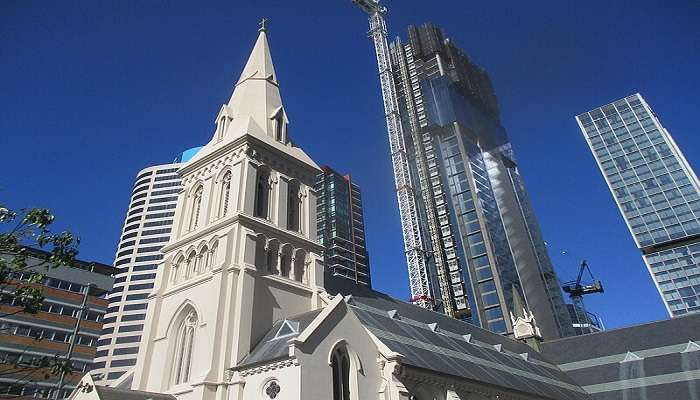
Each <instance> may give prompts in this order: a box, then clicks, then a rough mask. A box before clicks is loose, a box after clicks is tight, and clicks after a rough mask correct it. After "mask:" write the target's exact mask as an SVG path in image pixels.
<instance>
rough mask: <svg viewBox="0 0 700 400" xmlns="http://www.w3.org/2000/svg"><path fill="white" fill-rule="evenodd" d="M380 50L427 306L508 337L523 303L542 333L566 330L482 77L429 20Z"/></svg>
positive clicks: (514, 165)
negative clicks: (391, 84)
mask: <svg viewBox="0 0 700 400" xmlns="http://www.w3.org/2000/svg"><path fill="white" fill-rule="evenodd" d="M390 49H391V55H392V57H391V61H392V67H393V71H394V80H395V86H396V87H395V91H396V93H397V95H398V100H399V113H400V116H401V121H402V125H403V130H404V133H405V134H404V141H405V146H406V154H407V155H408V157H409V164H410V169H411V185H412V190H413V193H415V196H416V201H417V203H418V214H419V215H418V218H419V219H420V222H421V235H422V239H423V240H422V241H423V243H425V246H426V249H424V251H425V252H426V254H428V256H429V258H428V262H429V268H428V270H429V279H430V286H431V294H432V296H433V297H434V302H435V304H436V308H438V309H439V308H442V309H444V310H448V309H449V310H450V311H449V312H448V313H449V314H452V315H453V316H455V317H456V318H460V319H466V320H470V321H471V322H472V323H474V324H476V325H480V326H482V327H484V328H487V329H490V330H492V331H494V332H499V333H510V332H512V330H513V327H512V323H511V319H510V318H509V314H510V313H513V314H515V315H516V316H517V315H519V314H522V310H518V309H516V308H517V307H514V304H523V305H525V306H526V307H527V308H528V309H529V310H530V311H531V312H532V313H533V314H534V315H535V318H536V320H537V323H538V325H539V326H540V330H541V332H542V335H543V336H544V337H545V338H557V337H560V336H566V335H570V334H572V333H573V332H572V329H571V320H570V318H569V315H568V312H567V310H566V307H565V305H564V301H563V298H562V294H561V291H560V288H559V285H558V281H557V277H556V274H555V272H554V269H553V267H552V263H551V261H550V259H549V256H548V254H547V250H546V249H545V244H544V241H543V239H542V235H541V233H540V229H539V226H538V224H537V221H536V219H535V215H534V212H533V209H532V207H531V205H530V203H529V200H528V196H527V193H526V191H525V187H524V185H523V181H522V178H521V176H520V174H519V171H518V167H517V163H516V161H515V158H514V155H513V151H512V149H511V145H510V142H509V140H508V137H507V135H506V132H505V129H504V128H503V126H502V125H501V123H500V116H499V109H498V104H497V99H496V95H495V93H494V90H493V87H492V85H491V81H490V79H489V76H488V74H487V73H486V72H485V71H484V70H483V69H481V68H480V67H478V66H476V65H475V64H474V63H472V61H471V60H470V59H469V57H468V56H467V55H466V54H464V53H463V52H462V51H461V50H460V49H459V48H458V47H457V46H455V44H454V43H452V42H451V41H450V40H449V39H445V38H444V36H443V33H442V31H441V30H440V29H439V28H437V27H435V26H432V25H423V26H420V27H414V26H411V27H409V40H408V43H402V42H401V41H400V39H397V40H396V41H395V42H394V43H392V44H391V47H390Z"/></svg>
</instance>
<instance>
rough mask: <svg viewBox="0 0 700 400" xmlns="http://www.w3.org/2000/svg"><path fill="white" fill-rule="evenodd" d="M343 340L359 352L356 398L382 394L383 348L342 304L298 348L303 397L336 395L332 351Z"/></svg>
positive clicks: (353, 389)
mask: <svg viewBox="0 0 700 400" xmlns="http://www.w3.org/2000/svg"><path fill="white" fill-rule="evenodd" d="M341 340H342V341H344V342H345V343H346V345H347V346H348V348H349V349H350V351H351V352H354V353H355V354H356V356H357V359H359V362H360V364H361V368H360V370H359V371H357V375H356V376H357V382H356V384H354V385H353V384H351V398H352V400H369V399H372V400H374V399H377V398H378V397H379V389H380V384H381V372H382V371H381V369H380V366H379V363H378V361H377V359H378V357H379V350H378V349H377V347H376V345H375V344H374V342H373V341H372V339H371V338H370V337H369V335H368V334H367V332H366V331H365V328H364V327H363V326H362V324H361V323H360V321H359V320H358V319H357V317H356V316H355V314H353V313H352V312H351V311H349V310H348V309H347V306H345V304H342V305H341V307H338V308H337V309H336V310H334V311H333V313H331V314H330V315H329V317H328V319H327V320H326V321H325V322H324V323H323V324H322V325H321V326H320V327H319V328H318V329H317V331H316V332H315V334H314V335H312V336H311V337H310V338H309V339H308V340H307V341H306V343H304V345H303V346H301V347H300V348H299V349H298V350H297V351H296V354H297V357H298V360H299V364H300V365H301V398H302V399H305V400H306V399H309V400H311V399H319V400H325V399H332V398H333V378H332V375H331V366H330V363H329V360H330V354H331V351H332V350H333V349H334V348H335V347H334V346H335V345H336V344H337V343H338V342H339V341H341ZM351 379H352V378H351Z"/></svg>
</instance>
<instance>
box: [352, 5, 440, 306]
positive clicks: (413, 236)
mask: <svg viewBox="0 0 700 400" xmlns="http://www.w3.org/2000/svg"><path fill="white" fill-rule="evenodd" d="M353 3H354V4H355V5H357V6H358V7H360V8H361V9H362V10H363V11H364V12H365V13H367V14H368V15H369V34H370V37H371V38H372V41H373V42H374V49H375V52H376V55H377V65H378V67H379V81H380V83H381V88H382V98H383V100H384V112H385V116H386V125H387V130H388V133H389V146H390V150H391V162H392V165H393V169H394V183H395V185H396V196H397V198H398V202H399V214H400V217H401V230H402V233H403V240H404V251H405V254H406V262H407V264H408V279H409V282H410V286H411V300H412V301H413V303H414V304H416V305H419V306H421V307H424V308H428V309H433V308H434V306H435V304H434V302H433V301H432V299H433V298H434V295H433V291H432V290H431V286H430V279H429V275H428V265H427V257H428V253H427V252H426V250H425V248H424V243H423V239H422V237H421V230H420V225H419V223H418V206H417V204H416V198H415V191H414V189H413V187H412V186H411V176H410V169H409V165H408V158H407V155H406V144H405V142H404V130H403V126H402V123H401V118H400V116H399V101H398V97H397V95H396V86H395V82H394V71H393V69H392V65H391V59H390V54H389V43H388V40H387V29H386V21H385V20H384V15H386V13H387V9H386V7H384V6H383V5H381V4H379V0H353ZM447 303H449V302H447Z"/></svg>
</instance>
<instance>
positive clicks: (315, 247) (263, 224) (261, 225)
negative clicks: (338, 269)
mask: <svg viewBox="0 0 700 400" xmlns="http://www.w3.org/2000/svg"><path fill="white" fill-rule="evenodd" d="M236 217H237V220H238V221H239V222H240V223H241V224H244V223H246V224H248V225H252V227H253V228H258V229H266V230H272V231H274V232H275V234H279V236H280V238H284V239H285V240H287V241H290V242H291V241H297V242H303V243H304V244H305V245H307V246H308V247H309V250H312V251H316V252H319V253H320V252H322V251H323V246H322V245H321V244H320V243H318V242H315V241H313V240H311V239H308V238H307V237H305V236H302V235H300V234H296V233H293V232H291V231H287V230H284V229H280V228H279V227H277V226H276V225H274V224H273V223H272V222H270V221H268V220H265V219H262V218H256V217H251V216H249V215H247V214H241V213H239V214H236Z"/></svg>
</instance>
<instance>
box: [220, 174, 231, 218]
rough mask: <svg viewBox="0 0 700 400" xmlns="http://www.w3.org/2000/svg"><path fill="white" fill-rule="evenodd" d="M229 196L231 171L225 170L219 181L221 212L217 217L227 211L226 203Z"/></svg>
mask: <svg viewBox="0 0 700 400" xmlns="http://www.w3.org/2000/svg"><path fill="white" fill-rule="evenodd" d="M230 198H231V172H230V171H229V172H227V173H226V175H224V179H223V181H222V183H221V212H220V213H219V217H225V216H226V213H227V212H228V204H229V200H230Z"/></svg>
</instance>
